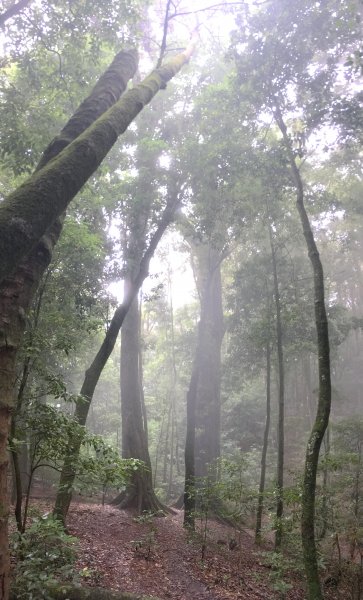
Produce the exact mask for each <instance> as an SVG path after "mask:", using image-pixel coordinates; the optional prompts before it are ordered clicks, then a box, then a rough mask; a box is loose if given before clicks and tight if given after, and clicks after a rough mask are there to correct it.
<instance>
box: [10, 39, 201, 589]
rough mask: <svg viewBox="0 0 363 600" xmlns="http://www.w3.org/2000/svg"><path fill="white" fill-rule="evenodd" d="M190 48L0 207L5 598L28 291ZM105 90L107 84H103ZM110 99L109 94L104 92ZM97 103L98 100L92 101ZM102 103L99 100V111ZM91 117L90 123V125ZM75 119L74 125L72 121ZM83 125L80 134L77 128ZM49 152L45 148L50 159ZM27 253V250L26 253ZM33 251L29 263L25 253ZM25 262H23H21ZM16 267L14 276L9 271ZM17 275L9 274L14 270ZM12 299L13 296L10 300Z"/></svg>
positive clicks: (87, 121) (130, 62)
mask: <svg viewBox="0 0 363 600" xmlns="http://www.w3.org/2000/svg"><path fill="white" fill-rule="evenodd" d="M192 50H193V45H190V46H189V47H188V49H187V50H186V51H185V52H184V53H181V54H180V55H178V56H177V57H175V59H172V60H171V61H169V63H168V64H167V65H165V66H163V67H160V68H159V69H157V70H155V71H154V72H153V73H152V74H151V75H150V76H149V77H148V78H146V80H145V81H144V82H143V83H142V84H139V85H138V86H135V88H133V89H132V90H130V91H129V92H127V93H126V94H125V95H124V97H123V99H121V100H119V101H118V102H116V103H115V104H113V106H112V107H111V108H110V110H108V111H107V112H106V113H105V114H104V116H103V117H99V118H98V119H97V116H98V115H99V114H100V112H99V113H98V114H94V113H91V114H89V115H88V118H87V117H83V118H81V119H80V123H79V125H78V127H79V129H77V133H76V135H78V137H76V139H75V140H74V141H73V142H71V143H70V144H69V146H68V147H66V148H64V150H63V151H62V152H61V153H60V155H59V156H58V157H57V158H56V159H55V160H51V161H50V163H48V164H47V165H46V166H42V168H40V169H39V170H38V171H37V172H35V173H34V175H32V176H31V177H30V178H29V180H28V181H27V182H25V183H24V184H23V185H22V186H21V187H20V188H19V189H18V190H17V191H15V192H14V193H13V194H11V195H10V196H9V197H8V198H7V199H6V200H4V201H3V202H2V204H1V206H0V230H1V233H0V238H1V264H0V277H1V285H2V294H1V305H0V315H1V317H0V321H1V325H0V328H1V332H2V334H1V340H2V341H1V357H0V361H1V368H0V372H1V380H0V390H1V396H2V399H3V400H2V408H1V414H0V433H1V436H0V439H1V448H0V463H1V466H2V468H1V473H0V495H1V500H2V508H1V514H2V517H1V528H0V550H1V552H0V554H1V557H2V563H1V565H0V583H1V589H2V590H3V596H4V598H5V599H6V598H7V596H8V589H9V561H8V556H9V555H8V543H7V501H6V497H7V484H6V479H7V478H6V469H7V464H8V460H7V452H6V443H7V436H8V431H9V415H10V410H11V407H12V405H13V382H14V378H15V361H16V354H17V349H18V347H19V343H20V340H21V337H22V334H23V331H24V313H25V311H26V310H27V309H28V306H29V303H30V300H31V297H32V294H33V292H34V290H35V289H36V288H37V286H38V285H39V278H40V276H41V274H42V273H43V272H44V269H45V267H46V265H47V264H48V263H49V259H50V256H51V250H52V246H53V243H54V242H55V241H56V239H57V237H58V235H59V225H57V227H53V225H54V223H55V222H56V221H57V219H59V218H60V217H61V215H62V213H63V212H64V210H65V209H66V208H67V206H68V204H69V203H70V202H71V200H72V199H73V198H74V196H75V195H76V194H77V192H78V191H79V190H80V189H81V187H82V186H83V185H84V183H85V182H86V181H87V179H88V178H89V177H90V176H91V175H92V173H93V172H94V171H95V170H96V169H97V167H98V166H99V164H100V163H101V162H102V160H103V158H104V157H105V156H106V154H107V152H108V151H109V150H110V148H111V147H112V146H113V144H114V143H115V141H116V139H117V137H118V136H119V135H120V134H121V133H123V132H124V131H125V129H126V128H127V127H128V125H129V124H130V123H131V122H132V121H133V119H134V118H135V117H136V115H137V114H138V113H139V112H140V111H141V110H142V108H143V107H144V106H145V105H146V104H147V103H148V102H150V100H151V99H152V98H153V96H154V95H155V94H156V93H157V92H158V91H159V89H160V88H161V87H165V85H166V83H167V82H168V81H169V80H170V79H171V78H172V77H173V76H174V75H175V74H176V73H177V72H178V71H179V70H180V68H181V67H182V66H183V65H184V64H185V63H186V62H187V61H188V60H189V58H190V55H191V53H192ZM125 58H126V61H127V64H128V66H129V69H130V68H131V72H133V71H134V68H135V66H136V62H135V56H134V55H132V54H130V53H126V57H125ZM106 89H107V84H106ZM109 98H110V99H111V103H112V102H114V100H115V97H114V96H111V97H110V96H109ZM97 107H98V105H97ZM105 108H106V107H105V105H104V104H102V103H101V112H102V110H104V109H105ZM95 118H96V120H95V121H94V122H93V125H91V126H88V125H89V124H90V122H91V123H92V121H93V120H94V119H95ZM77 124H78V123H77ZM87 126H88V129H87V130H86V131H84V133H81V134H80V135H79V131H80V130H82V129H83V128H85V127H87ZM51 156H53V155H52V154H51V152H50V151H49V158H50V157H51ZM49 228H50V230H49V231H50V235H48V237H47V238H46V240H44V241H45V243H44V242H43V243H42V244H41V245H40V246H39V247H38V248H37V250H35V251H34V248H35V247H36V245H37V244H38V243H39V240H40V239H41V237H42V236H43V235H45V233H46V231H47V230H48V229H49ZM32 251H33V252H32ZM31 252H32V260H31V259H27V258H26V257H27V255H28V254H29V256H30V253H31ZM23 259H25V261H30V262H29V265H30V268H29V267H28V268H25V266H22V267H20V265H21V262H22V260H23ZM24 265H25V263H24ZM17 268H19V270H18V271H17V272H16V273H15V270H16V269H17ZM14 273H15V274H14ZM14 298H17V299H18V301H17V302H14Z"/></svg>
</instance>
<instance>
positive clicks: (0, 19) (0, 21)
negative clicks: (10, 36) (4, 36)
mask: <svg viewBox="0 0 363 600" xmlns="http://www.w3.org/2000/svg"><path fill="white" fill-rule="evenodd" d="M30 2H31V0H19V2H15V4H13V5H12V6H10V7H9V8H8V9H7V10H6V11H5V12H3V14H2V15H0V27H4V25H5V23H6V21H8V20H9V19H11V17H15V15H17V14H18V13H20V12H21V11H22V10H24V8H26V7H27V6H28V4H30Z"/></svg>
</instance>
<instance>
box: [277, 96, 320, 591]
mask: <svg viewBox="0 0 363 600" xmlns="http://www.w3.org/2000/svg"><path fill="white" fill-rule="evenodd" d="M275 119H276V123H277V125H278V127H279V129H280V131H281V133H282V136H283V140H284V144H285V146H286V151H287V156H288V159H289V164H290V168H291V173H292V176H293V180H294V184H295V187H296V204H297V209H298V212H299V216H300V220H301V224H302V228H303V233H304V237H305V241H306V246H307V250H308V254H309V258H310V262H311V265H312V269H313V274H314V299H315V325H316V333H317V346H318V376H319V396H318V407H317V414H316V418H315V422H314V425H313V428H312V431H311V433H310V436H309V441H308V444H307V449H306V458H305V469H304V480H303V492H302V501H301V505H302V517H301V535H302V546H303V557H304V565H305V573H306V578H307V586H308V600H322V599H323V594H322V591H321V585H320V580H319V570H318V560H317V550H316V542H315V495H316V476H317V469H318V462H319V452H320V447H321V443H322V441H323V438H324V434H325V431H326V428H327V427H328V424H329V416H330V408H331V379H330V346H329V330H328V318H327V314H326V308H325V297H324V272H323V265H322V263H321V260H320V256H319V251H318V248H317V245H316V242H315V239H314V234H313V231H312V228H311V225H310V222H309V217H308V215H307V212H306V209H305V204H304V186H303V182H302V179H301V175H300V171H299V169H298V167H297V164H296V160H295V156H294V153H293V150H292V148H291V143H290V138H289V135H288V133H287V128H286V125H285V122H284V120H283V117H282V114H281V110H280V108H279V107H278V105H277V108H276V110H275Z"/></svg>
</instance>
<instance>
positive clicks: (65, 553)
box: [13, 517, 77, 600]
mask: <svg viewBox="0 0 363 600" xmlns="http://www.w3.org/2000/svg"><path fill="white" fill-rule="evenodd" d="M76 541H77V540H76V538H74V537H71V536H70V535H67V534H66V533H65V532H64V529H63V527H62V525H61V523H60V522H59V521H56V520H55V519H53V518H52V517H46V518H41V519H38V520H36V521H34V523H33V524H32V525H31V526H30V527H29V528H28V529H27V531H26V532H25V533H24V534H22V535H20V534H19V533H17V534H15V536H14V542H13V549H14V554H15V556H16V560H17V563H16V568H15V572H14V582H13V591H14V593H15V594H16V597H17V598H18V599H19V600H50V599H51V595H50V590H51V589H52V588H54V585H57V583H58V582H59V581H61V582H62V583H64V582H69V581H73V580H74V578H75V575H76V571H75V569H74V564H75V561H76V554H77V553H76V549H77V548H76Z"/></svg>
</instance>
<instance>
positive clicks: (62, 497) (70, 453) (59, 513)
mask: <svg viewBox="0 0 363 600" xmlns="http://www.w3.org/2000/svg"><path fill="white" fill-rule="evenodd" d="M178 206H179V199H178V198H176V199H174V200H173V201H172V202H170V203H169V204H168V205H167V206H166V208H165V209H164V212H163V215H162V217H161V219H160V222H159V225H158V227H157V229H156V231H155V233H154V235H153V236H152V238H151V240H150V242H149V246H148V248H147V249H146V250H145V253H144V256H143V257H142V259H141V261H140V265H139V269H138V273H137V274H136V276H135V279H134V280H133V282H132V283H130V284H129V286H128V287H127V289H126V291H125V297H124V301H123V303H122V304H121V305H120V306H119V307H118V308H117V309H116V311H115V313H114V315H113V317H112V319H111V322H110V326H109V328H108V330H107V333H106V335H105V338H104V340H103V342H102V344H101V346H100V349H99V351H98V352H97V354H96V356H95V358H94V360H93V361H92V363H91V365H90V366H89V368H88V369H87V371H86V373H85V378H84V381H83V384H82V387H81V392H80V396H81V399H80V400H79V401H77V404H76V408H75V413H74V417H75V419H76V420H77V422H78V423H79V424H80V425H82V426H85V425H86V422H87V417H88V413H89V409H90V406H91V402H92V398H93V395H94V392H95V389H96V386H97V383H98V381H99V378H100V376H101V373H102V371H103V369H104V366H105V365H106V363H107V361H108V359H109V357H110V355H111V353H112V351H113V349H114V347H115V343H116V340H117V336H118V334H119V332H120V329H121V327H122V324H123V322H124V319H125V317H126V315H127V312H128V310H129V308H130V306H131V305H132V302H133V301H134V299H135V298H136V297H137V294H138V292H139V290H140V288H141V286H142V284H143V282H144V280H145V279H146V277H147V276H148V274H149V266H150V261H151V259H152V257H153V255H154V252H155V250H156V248H157V246H158V244H159V242H160V240H161V238H162V236H163V234H164V232H165V230H166V229H167V227H168V225H169V224H170V223H171V221H172V219H173V217H174V214H175V211H176V209H177V208H178ZM81 445H82V439H80V438H77V439H76V440H69V447H68V450H67V453H66V458H65V461H64V465H63V468H62V472H61V476H60V481H59V486H58V492H57V497H56V502H55V507H54V516H55V517H56V518H58V519H60V520H61V521H63V523H64V522H65V520H66V517H67V513H68V510H69V506H70V503H71V500H72V489H73V484H74V480H75V477H76V472H77V466H76V465H77V459H78V456H79V451H80V448H81ZM134 458H136V457H134Z"/></svg>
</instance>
